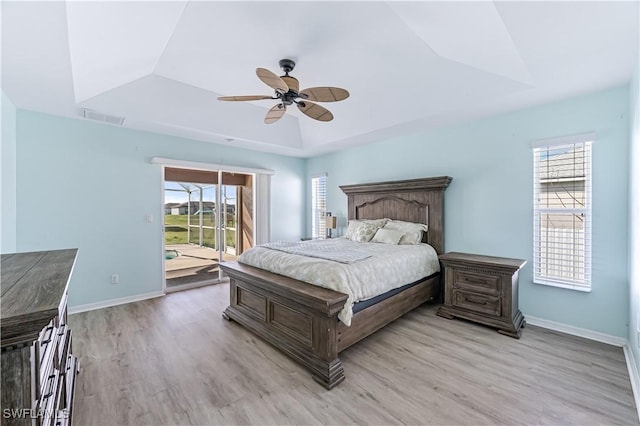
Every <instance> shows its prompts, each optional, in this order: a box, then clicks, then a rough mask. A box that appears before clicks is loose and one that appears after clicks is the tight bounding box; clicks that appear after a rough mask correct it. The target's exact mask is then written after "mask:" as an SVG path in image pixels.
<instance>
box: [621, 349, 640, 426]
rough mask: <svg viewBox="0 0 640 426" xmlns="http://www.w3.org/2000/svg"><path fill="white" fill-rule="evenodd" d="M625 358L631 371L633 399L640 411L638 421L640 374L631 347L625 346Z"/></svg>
mask: <svg viewBox="0 0 640 426" xmlns="http://www.w3.org/2000/svg"><path fill="white" fill-rule="evenodd" d="M623 349H624V357H625V359H626V360H627V369H628V370H629V379H631V389H632V390H633V399H634V400H635V401H636V410H638V419H640V374H638V364H636V360H635V358H634V357H633V351H632V350H631V348H630V347H629V345H625V346H624V348H623Z"/></svg>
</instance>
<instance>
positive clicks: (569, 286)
mask: <svg viewBox="0 0 640 426" xmlns="http://www.w3.org/2000/svg"><path fill="white" fill-rule="evenodd" d="M533 283H534V284H538V285H546V286H549V287H559V288H564V289H567V290H575V291H581V292H583V293H591V286H589V287H586V286H581V285H576V284H565V283H560V282H556V281H546V280H541V279H537V280H536V279H534V280H533Z"/></svg>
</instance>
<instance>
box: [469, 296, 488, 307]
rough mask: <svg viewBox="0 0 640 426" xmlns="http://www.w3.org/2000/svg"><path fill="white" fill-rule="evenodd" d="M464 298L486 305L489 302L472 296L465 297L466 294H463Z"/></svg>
mask: <svg viewBox="0 0 640 426" xmlns="http://www.w3.org/2000/svg"><path fill="white" fill-rule="evenodd" d="M464 300H466V301H467V302H471V303H475V304H476V305H486V304H487V303H489V301H488V300H483V299H475V298H473V297H467V296H465V298H464Z"/></svg>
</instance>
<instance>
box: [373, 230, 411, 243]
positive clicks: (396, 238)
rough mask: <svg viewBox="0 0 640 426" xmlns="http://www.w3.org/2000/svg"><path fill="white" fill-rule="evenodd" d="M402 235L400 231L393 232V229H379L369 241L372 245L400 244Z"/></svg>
mask: <svg viewBox="0 0 640 426" xmlns="http://www.w3.org/2000/svg"><path fill="white" fill-rule="evenodd" d="M403 235H404V233H403V232H402V231H394V230H393V229H385V228H380V229H378V231H377V232H376V235H374V236H373V238H372V239H371V242H372V243H384V244H393V245H396V244H398V242H400V239H401V238H402V236H403Z"/></svg>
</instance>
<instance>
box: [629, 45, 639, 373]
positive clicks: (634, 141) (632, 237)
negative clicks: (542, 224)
mask: <svg viewBox="0 0 640 426" xmlns="http://www.w3.org/2000/svg"><path fill="white" fill-rule="evenodd" d="M639 56H640V55H639ZM629 93H630V96H629V100H630V108H629V117H630V120H629V121H630V124H631V145H630V148H629V296H630V297H629V346H630V347H631V349H632V350H633V354H634V358H635V360H636V363H637V367H638V371H640V339H638V335H639V334H640V57H639V58H638V63H637V65H636V70H635V73H634V75H633V79H632V80H631V90H630V92H629Z"/></svg>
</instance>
